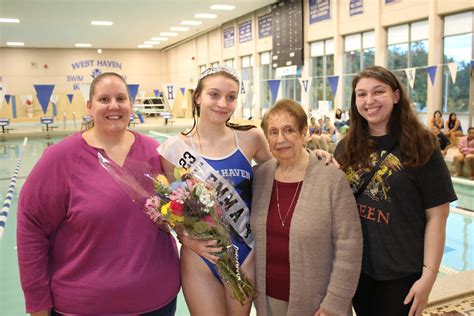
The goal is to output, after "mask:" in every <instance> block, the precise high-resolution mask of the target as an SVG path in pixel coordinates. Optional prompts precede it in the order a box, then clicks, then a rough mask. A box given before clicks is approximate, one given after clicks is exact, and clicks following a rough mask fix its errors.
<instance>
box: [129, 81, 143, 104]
mask: <svg viewBox="0 0 474 316" xmlns="http://www.w3.org/2000/svg"><path fill="white" fill-rule="evenodd" d="M127 86H128V91H129V92H130V98H132V104H133V103H135V97H136V96H137V92H138V87H139V86H140V85H139V84H127Z"/></svg>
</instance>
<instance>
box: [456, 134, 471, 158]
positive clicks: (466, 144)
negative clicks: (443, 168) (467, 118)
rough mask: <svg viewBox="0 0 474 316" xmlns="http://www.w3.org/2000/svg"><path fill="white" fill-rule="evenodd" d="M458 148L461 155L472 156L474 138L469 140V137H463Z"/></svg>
mask: <svg viewBox="0 0 474 316" xmlns="http://www.w3.org/2000/svg"><path fill="white" fill-rule="evenodd" d="M458 147H459V150H460V151H461V152H462V154H463V155H468V154H474V138H472V139H469V136H466V137H463V138H462V139H461V141H460V142H459V145H458Z"/></svg>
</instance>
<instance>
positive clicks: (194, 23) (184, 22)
mask: <svg viewBox="0 0 474 316" xmlns="http://www.w3.org/2000/svg"><path fill="white" fill-rule="evenodd" d="M181 24H182V25H201V24H202V22H201V21H181Z"/></svg>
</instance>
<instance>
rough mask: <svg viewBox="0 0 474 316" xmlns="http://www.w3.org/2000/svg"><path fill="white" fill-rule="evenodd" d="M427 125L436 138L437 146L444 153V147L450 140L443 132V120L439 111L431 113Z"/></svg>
mask: <svg viewBox="0 0 474 316" xmlns="http://www.w3.org/2000/svg"><path fill="white" fill-rule="evenodd" d="M428 127H429V128H430V130H431V131H432V132H433V133H434V134H435V135H436V137H437V138H438V142H439V147H440V148H441V150H442V151H443V153H445V149H446V147H448V146H449V145H450V144H451V142H450V141H449V139H448V138H447V137H446V135H445V134H444V133H443V129H444V121H443V118H442V114H441V111H435V112H434V113H433V117H432V118H431V119H430V120H429V123H428Z"/></svg>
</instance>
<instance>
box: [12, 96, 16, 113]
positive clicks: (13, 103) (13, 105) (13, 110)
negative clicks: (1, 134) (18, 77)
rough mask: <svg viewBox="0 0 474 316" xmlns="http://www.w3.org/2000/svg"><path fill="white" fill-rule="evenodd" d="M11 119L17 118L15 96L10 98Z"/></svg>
mask: <svg viewBox="0 0 474 316" xmlns="http://www.w3.org/2000/svg"><path fill="white" fill-rule="evenodd" d="M12 117H13V118H17V114H16V96H14V95H13V96H12Z"/></svg>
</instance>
